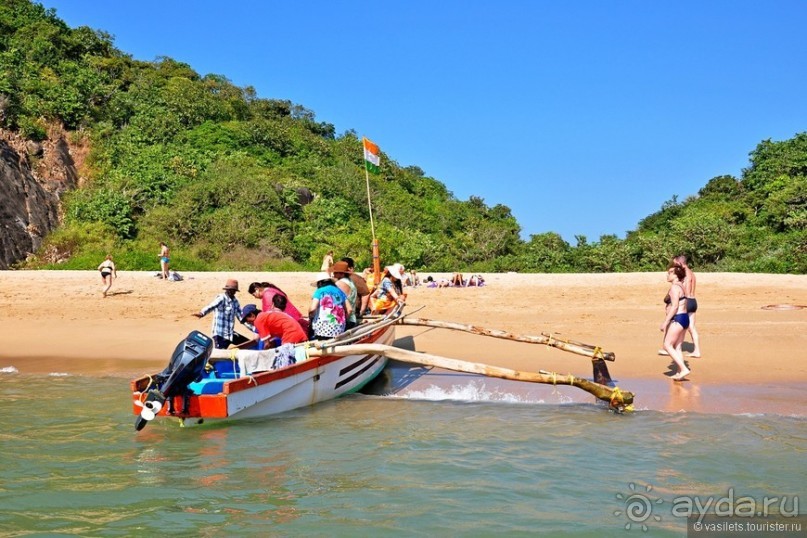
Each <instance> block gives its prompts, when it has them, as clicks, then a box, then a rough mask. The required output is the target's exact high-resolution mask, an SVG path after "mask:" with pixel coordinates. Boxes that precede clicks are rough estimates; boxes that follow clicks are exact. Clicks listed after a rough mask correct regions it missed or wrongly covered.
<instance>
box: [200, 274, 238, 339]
mask: <svg viewBox="0 0 807 538" xmlns="http://www.w3.org/2000/svg"><path fill="white" fill-rule="evenodd" d="M222 289H223V290H224V293H220V294H218V295H216V298H215V299H213V301H212V302H211V303H210V304H209V305H207V306H206V307H204V308H202V309H201V310H200V311H199V312H194V313H193V315H194V316H196V317H197V318H200V319H201V318H203V317H205V316H206V315H207V314H208V313H209V312H212V311H215V316H214V318H213V328H212V333H213V342H214V344H215V345H216V348H218V349H227V348H228V347H230V344H232V343H233V332H234V330H235V318H236V316H238V319H241V316H242V313H241V304H240V303H239V302H238V299H236V298H235V294H236V293H238V281H237V280H235V279H233V278H230V279H228V280H227V283H226V284H224V288H222Z"/></svg>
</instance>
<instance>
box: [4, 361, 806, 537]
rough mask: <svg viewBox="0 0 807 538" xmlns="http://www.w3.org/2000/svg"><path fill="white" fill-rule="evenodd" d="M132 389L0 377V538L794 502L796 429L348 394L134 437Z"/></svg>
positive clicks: (679, 528) (660, 521)
mask: <svg viewBox="0 0 807 538" xmlns="http://www.w3.org/2000/svg"><path fill="white" fill-rule="evenodd" d="M128 391H129V385H128V379H122V378H118V377H105V378H96V377H80V376H75V377H71V376H63V377H57V376H31V375H22V374H18V373H16V372H13V371H7V372H4V373H0V445H1V446H2V451H0V535H2V536H32V535H34V536H149V535H155V534H168V533H170V534H172V535H176V536H223V535H227V536H455V535H465V536H492V535H507V536H518V535H523V536H528V535H534V534H545V535H553V536H558V535H568V536H630V535H652V536H681V535H683V534H684V533H685V528H686V527H685V521H684V519H683V518H682V517H680V516H675V515H673V514H672V506H673V504H674V503H675V502H676V501H675V500H676V499H679V500H680V499H681V498H682V497H690V498H691V497H694V496H697V497H698V498H699V499H700V500H702V501H704V502H705V501H706V500H707V499H708V498H710V497H711V498H717V499H719V498H726V497H727V496H729V494H731V495H732V496H733V497H734V498H737V497H741V496H744V497H752V498H754V499H756V500H759V501H762V500H763V499H764V498H770V497H774V496H775V497H778V498H783V497H786V498H787V499H788V500H787V504H786V505H785V508H786V509H788V510H790V509H792V507H793V501H794V500H795V498H797V497H798V498H799V500H797V501H796V502H797V503H798V502H799V501H803V502H804V503H807V483H806V482H807V481H805V477H806V476H807V472H806V471H807V464H805V461H807V460H806V459H805V456H807V417H794V416H780V415H775V414H765V415H712V414H695V413H663V412H658V411H638V412H636V413H633V414H631V415H623V416H619V415H614V414H611V413H609V412H607V411H605V410H604V409H603V408H602V407H599V406H596V405H593V404H585V403H569V404H565V405H559V404H549V403H547V404H541V403H535V402H533V403H516V402H510V401H502V399H501V398H498V399H497V401H486V400H485V399H484V398H483V399H482V400H481V401H479V400H478V399H477V401H473V402H467V401H466V402H463V401H446V400H443V401H434V400H422V399H420V400H419V399H415V398H414V397H412V396H410V397H406V398H401V397H379V396H367V395H353V396H350V397H347V398H344V399H341V400H337V401H333V402H328V403H324V404H320V405H317V406H315V407H312V408H307V409H303V410H297V411H293V412H290V413H287V414H284V415H281V416H279V417H276V418H271V419H266V420H261V421H252V422H243V423H234V424H230V425H210V426H203V427H199V428H179V427H178V426H177V425H176V423H174V422H168V421H162V422H159V421H156V422H153V423H151V424H149V426H148V427H147V428H146V429H145V430H143V431H142V432H140V433H135V431H134V428H133V422H134V417H133V416H132V414H131V406H130V403H129V392H128ZM631 498H632V500H629V499H631ZM636 502H639V504H641V506H639V507H638V509H639V511H637V506H636V505H635V503H636ZM630 503H634V505H633V506H631V504H630ZM642 510H643V512H642ZM800 511H801V512H805V511H807V510H805V508H803V507H801V508H800ZM626 526H630V529H626ZM643 526H644V527H645V528H647V531H646V532H645V531H643V530H642V527H643Z"/></svg>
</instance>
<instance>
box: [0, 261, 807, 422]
mask: <svg viewBox="0 0 807 538" xmlns="http://www.w3.org/2000/svg"><path fill="white" fill-rule="evenodd" d="M154 274H155V273H153V272H128V271H119V272H118V276H119V278H118V279H117V280H115V282H114V284H113V286H112V289H111V293H110V295H109V296H108V297H106V298H104V297H102V294H101V290H102V287H101V279H100V277H99V275H98V273H97V272H95V271H2V272H0V327H2V338H1V339H0V341H2V344H0V369H4V368H5V369H10V368H12V367H13V368H14V369H16V371H18V372H19V373H21V374H26V373H30V374H39V373H54V372H59V373H67V374H72V375H91V376H123V377H129V376H134V375H140V374H143V373H151V372H153V371H156V370H161V369H162V368H163V367H164V366H165V364H166V363H167V361H168V359H169V357H170V354H171V352H172V351H173V349H174V346H175V345H176V344H177V342H179V341H180V340H182V339H183V338H184V337H185V336H186V335H187V334H188V332H190V331H191V330H194V329H197V330H200V331H202V332H205V333H209V331H210V325H211V321H212V317H211V316H208V317H206V318H204V319H201V320H199V319H197V318H195V317H193V316H192V315H191V314H192V312H195V311H198V310H199V309H200V308H201V307H202V306H204V305H205V304H207V303H208V302H210V301H211V300H212V299H213V298H214V297H215V295H216V294H217V293H219V292H220V289H221V287H222V286H223V285H224V282H225V280H226V279H227V278H237V279H238V280H239V282H240V286H241V290H242V291H241V293H239V295H238V298H239V300H240V301H241V304H242V306H243V305H244V304H247V303H252V302H256V301H255V300H254V299H253V298H252V297H251V296H250V295H248V294H247V293H246V288H247V286H248V285H249V283H250V282H253V281H267V280H268V281H270V282H273V283H274V284H276V285H277V286H279V287H281V288H282V289H284V290H285V291H286V292H287V293H288V294H289V297H290V298H291V299H292V301H293V302H294V304H295V305H297V306H298V307H299V308H300V310H304V309H305V308H307V305H308V302H309V299H310V294H311V292H312V288H311V286H310V281H311V279H312V276H313V273H271V274H270V273H246V272H232V273H192V272H191V273H182V275H183V277H184V279H185V280H184V281H182V282H164V281H162V280H160V279H159V278H155V276H154ZM428 274H429V273H423V275H422V276H423V277H425V276H426V275H428ZM432 275H433V276H435V277H440V276H444V275H441V274H438V273H432ZM485 278H486V285H485V286H483V287H480V288H444V289H435V288H426V287H417V288H407V289H406V291H407V293H408V299H407V310H408V311H409V312H414V311H417V312H416V313H415V314H414V316H415V317H419V318H428V319H436V320H449V321H455V322H460V323H467V324H474V325H478V326H481V327H485V328H490V329H500V330H506V331H510V332H513V333H516V334H524V335H539V334H541V333H550V334H552V335H555V336H557V337H558V338H565V339H571V340H576V341H579V342H585V343H588V344H594V345H598V346H600V347H602V348H603V349H604V350H606V351H612V352H614V353H615V354H616V361H615V362H613V363H609V364H608V365H609V369H610V371H611V374H612V376H613V377H614V379H615V380H617V382H618V384H619V385H620V386H621V387H623V388H626V389H628V390H632V391H634V392H636V393H637V399H638V403H639V405H640V406H641V405H645V406H648V407H649V408H661V409H667V410H692V411H705V412H732V411H736V410H740V411H742V412H745V411H748V412H755V411H758V412H771V411H774V412H778V413H795V414H800V415H801V414H807V398H806V397H805V396H804V394H805V393H804V391H803V389H802V385H803V383H804V382H805V381H807V361H806V360H805V358H807V351H805V349H807V275H760V274H735V273H698V302H699V305H700V308H699V311H698V315H697V326H698V329H699V332H700V339H701V348H702V354H703V356H702V357H700V358H688V359H687V361H688V363H689V366H690V368H691V369H692V374H691V375H690V376H689V379H690V380H689V381H688V382H684V383H673V382H672V381H670V380H669V379H668V378H667V377H666V374H669V373H670V372H671V361H670V359H669V357H663V356H659V355H658V354H657V351H658V349H659V348H660V343H661V337H662V334H661V332H660V331H659V324H660V323H661V321H662V319H663V315H664V311H663V304H662V298H663V297H664V295H665V293H666V292H667V289H668V284H667V283H666V281H665V275H664V273H661V272H658V273H630V274H571V275H568V274H551V275H548V274H487V275H485ZM799 307H802V308H799ZM398 336H399V338H400V339H402V341H403V340H406V341H409V342H414V347H415V349H417V350H418V351H423V352H428V353H432V354H436V355H442V356H447V357H453V358H458V359H464V360H470V361H475V362H484V363H488V364H494V365H498V366H505V367H509V368H514V369H518V370H528V371H537V370H539V369H543V370H549V371H556V372H558V373H572V374H574V375H581V376H591V366H590V361H589V359H587V358H585V357H581V356H577V355H573V354H569V353H564V352H562V351H559V350H557V349H553V348H548V347H546V346H540V345H529V344H520V343H514V342H510V341H506V340H500V339H492V338H485V337H480V336H474V335H469V334H465V333H459V332H454V331H445V330H435V329H426V328H418V327H401V328H399V330H398ZM407 337H411V338H407ZM688 349H691V340H690V339H689V338H687V340H686V342H685V344H684V350H685V351H687V350H688ZM1 379H2V378H0V380H1Z"/></svg>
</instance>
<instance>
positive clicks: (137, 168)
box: [0, 0, 807, 273]
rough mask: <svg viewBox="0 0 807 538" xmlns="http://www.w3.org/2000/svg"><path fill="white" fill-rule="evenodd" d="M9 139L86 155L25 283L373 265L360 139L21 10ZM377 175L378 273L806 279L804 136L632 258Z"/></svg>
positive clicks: (15, 25)
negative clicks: (673, 267)
mask: <svg viewBox="0 0 807 538" xmlns="http://www.w3.org/2000/svg"><path fill="white" fill-rule="evenodd" d="M0 125H1V126H2V127H4V128H7V129H11V130H14V131H16V132H18V133H20V134H22V135H24V136H25V137H27V138H29V139H32V140H42V139H44V138H45V137H46V136H47V133H48V132H49V131H50V130H52V129H54V126H58V127H60V128H64V129H66V130H67V131H68V133H69V139H70V140H71V141H72V142H73V143H74V144H76V145H77V146H79V145H80V146H86V147H89V148H90V153H89V156H88V158H87V160H86V161H85V163H84V165H83V169H82V175H83V176H85V177H86V178H88V181H86V182H85V183H84V184H83V185H82V186H81V187H80V188H78V189H76V190H75V191H73V192H71V193H69V194H68V195H67V196H65V198H64V205H65V222H64V226H63V227H62V228H61V229H59V230H57V231H55V232H54V233H52V234H51V235H50V236H49V237H48V238H47V240H46V243H45V245H44V246H43V247H42V249H41V250H40V253H39V254H38V256H37V258H36V259H35V260H33V261H31V262H29V264H28V267H64V268H94V267H95V266H96V265H97V264H98V263H99V261H100V260H101V259H103V255H104V254H105V253H106V252H113V253H114V254H115V256H116V260H117V261H118V264H119V266H120V267H121V268H126V269H155V260H156V253H157V251H158V243H159V241H166V242H167V243H168V244H169V245H170V246H171V247H172V265H173V266H174V267H175V268H176V269H178V270H180V271H182V270H224V269H242V270H296V269H306V270H312V269H317V268H318V267H319V262H320V260H321V259H322V255H323V254H324V253H325V252H326V251H327V250H330V249H333V250H334V251H335V252H336V254H337V256H341V255H350V256H353V257H354V258H356V259H357V261H358V263H359V264H360V265H366V264H369V262H370V252H369V245H370V241H371V232H370V226H369V214H368V207H367V199H366V190H365V185H364V172H363V161H362V151H361V140H360V138H359V137H358V136H357V135H356V133H355V132H352V131H348V132H345V133H342V134H337V133H336V132H335V129H334V126H333V125H331V124H328V123H325V122H320V121H317V119H316V116H315V114H314V112H312V111H310V110H308V109H306V108H305V107H304V106H301V105H298V104H295V103H292V102H290V101H288V100H282V99H267V98H260V97H258V96H257V95H256V92H255V91H254V89H252V88H250V87H246V88H240V87H237V86H234V85H233V84H232V83H231V82H230V81H228V80H227V78H226V77H224V76H221V75H211V74H208V75H200V74H198V73H197V72H196V71H194V70H193V68H192V66H189V65H186V64H183V63H180V62H177V61H175V60H172V59H171V58H160V59H158V60H157V61H154V62H143V61H138V60H134V59H132V58H131V57H130V56H129V55H127V54H126V53H124V52H122V51H119V50H117V49H116V48H115V47H114V45H113V42H112V39H111V37H110V36H109V35H107V34H105V33H103V32H99V31H95V30H92V29H89V28H86V27H80V28H69V27H68V26H67V25H66V24H65V23H64V22H63V21H61V20H60V19H59V18H58V17H56V15H55V13H54V12H53V11H52V10H46V9H44V8H43V7H42V6H40V5H38V4H35V3H32V2H29V1H26V0H6V1H5V2H4V3H3V4H2V5H0ZM382 149H383V148H382ZM738 151H747V149H745V150H744V149H743V148H738ZM381 157H382V160H381V162H382V166H381V173H380V174H378V175H373V176H371V191H372V199H373V208H374V217H375V219H376V220H375V222H376V228H377V230H376V231H377V235H378V236H379V238H381V249H382V259H384V260H397V261H400V262H402V263H404V264H405V265H406V266H408V267H413V268H418V269H427V270H430V271H450V270H455V269H462V270H477V271H525V272H529V271H535V272H538V271H540V272H592V271H593V272H600V271H603V272H604V271H643V270H658V269H660V268H663V267H664V266H665V265H666V261H667V260H668V259H669V258H670V256H671V255H673V254H676V253H680V252H684V253H687V254H688V255H689V256H690V258H691V259H692V260H693V263H694V266H695V267H696V268H698V269H699V270H723V271H761V272H792V273H804V272H807V180H805V177H806V176H807V133H801V134H797V135H796V136H795V137H794V138H792V139H790V140H786V141H780V142H773V141H769V140H768V141H764V142H762V143H760V144H759V145H758V146H757V147H756V148H755V149H754V150H753V151H752V152H751V154H750V163H749V166H748V168H747V169H745V170H744V171H743V174H742V177H741V178H734V177H730V176H721V177H717V178H713V179H711V180H708V181H707V180H706V179H705V180H704V183H705V186H704V187H703V189H701V191H700V192H699V194H698V196H696V197H692V198H690V199H687V200H684V201H682V202H679V201H678V200H676V199H673V200H671V201H668V202H666V203H664V204H663V205H662V206H661V209H660V210H659V211H658V212H657V213H654V214H653V215H650V216H648V217H646V218H645V219H643V220H642V221H641V222H640V223H638V225H637V229H636V230H635V231H632V232H630V233H629V234H628V236H627V237H626V238H625V239H624V240H621V239H619V238H617V237H615V236H603V237H601V238H599V240H598V241H596V242H589V241H587V239H586V238H585V237H578V238H577V244H576V245H570V244H568V243H567V242H565V241H564V240H563V239H562V238H561V237H560V236H559V235H557V234H553V233H548V234H540V235H533V236H532V237H531V238H530V239H529V241H523V240H521V239H520V236H519V233H520V231H521V230H520V226H519V224H518V222H517V221H516V220H515V218H514V217H513V216H512V214H511V212H510V209H509V208H508V207H506V206H503V205H496V206H494V207H488V206H487V205H486V204H485V203H484V201H483V200H482V199H480V198H476V197H471V198H470V199H469V200H466V201H464V200H458V199H457V198H455V197H454V196H453V194H452V193H451V192H449V191H448V190H447V189H446V187H445V185H443V184H442V183H441V182H440V181H439V180H438V179H435V178H431V177H427V176H425V174H424V173H423V171H422V170H421V169H419V168H418V167H416V166H409V167H401V166H399V165H398V164H397V163H396V162H395V160H394V156H390V155H386V154H382V156H381ZM54 253H56V254H58V256H57V255H55V254H54ZM56 257H59V258H67V261H66V262H64V263H60V264H58V265H54V264H52V263H50V262H51V260H53V259H55V258H56Z"/></svg>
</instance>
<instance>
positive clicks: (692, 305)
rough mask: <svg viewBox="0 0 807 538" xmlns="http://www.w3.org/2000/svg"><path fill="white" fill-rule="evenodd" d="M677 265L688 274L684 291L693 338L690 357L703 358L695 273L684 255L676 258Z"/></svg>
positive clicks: (690, 332)
mask: <svg viewBox="0 0 807 538" xmlns="http://www.w3.org/2000/svg"><path fill="white" fill-rule="evenodd" d="M675 263H677V264H678V265H680V266H681V267H683V268H684V271H686V274H687V276H686V277H685V278H684V291H685V292H686V296H687V314H689V329H687V330H688V331H689V334H690V335H691V336H692V345H693V349H692V353H690V354H689V356H690V357H695V358H697V357H700V356H701V341H700V336H699V335H698V329H697V327H695V312H697V311H698V300H697V299H696V298H695V284H696V279H695V273H694V272H693V271H692V269H691V268H690V267H689V265H687V257H686V256H684V255H683V254H681V255H680V256H676V257H675Z"/></svg>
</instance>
